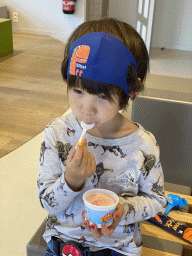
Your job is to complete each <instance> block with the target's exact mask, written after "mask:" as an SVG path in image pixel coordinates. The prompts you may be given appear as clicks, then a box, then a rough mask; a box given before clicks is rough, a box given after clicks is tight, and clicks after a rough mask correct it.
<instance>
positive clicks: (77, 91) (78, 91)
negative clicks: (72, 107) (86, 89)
mask: <svg viewBox="0 0 192 256" xmlns="http://www.w3.org/2000/svg"><path fill="white" fill-rule="evenodd" d="M73 91H74V92H75V93H77V94H82V93H83V92H82V91H81V90H79V89H73Z"/></svg>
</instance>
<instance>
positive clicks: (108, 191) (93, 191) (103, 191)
mask: <svg viewBox="0 0 192 256" xmlns="http://www.w3.org/2000/svg"><path fill="white" fill-rule="evenodd" d="M91 193H104V194H107V195H110V196H112V197H113V199H115V201H116V203H115V204H111V205H106V206H104V205H94V204H91V203H89V202H87V200H86V196H88V194H91ZM83 200H84V202H85V203H86V204H87V205H88V206H89V207H90V208H92V207H94V208H97V209H102V208H104V209H106V210H107V209H108V208H112V207H115V206H117V204H118V203H119V197H118V195H117V194H116V193H115V192H113V191H111V190H108V189H102V188H99V189H96V188H95V189H90V190H87V191H86V192H85V193H84V194H83Z"/></svg>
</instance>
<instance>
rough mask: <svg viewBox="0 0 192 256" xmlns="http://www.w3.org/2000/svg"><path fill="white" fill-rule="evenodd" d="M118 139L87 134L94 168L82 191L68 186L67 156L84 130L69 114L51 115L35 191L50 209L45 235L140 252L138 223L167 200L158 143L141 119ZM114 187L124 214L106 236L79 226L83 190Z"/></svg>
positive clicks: (100, 246)
mask: <svg viewBox="0 0 192 256" xmlns="http://www.w3.org/2000/svg"><path fill="white" fill-rule="evenodd" d="M137 125H138V127H139V128H138V130H137V131H136V132H135V133H133V134H131V135H129V136H126V137H123V138H120V139H103V138H98V137H95V136H92V135H90V134H88V133H86V135H85V137H86V138H87V145H88V151H89V152H91V153H92V154H93V155H94V157H95V160H96V172H95V173H94V174H93V175H92V176H91V177H89V178H87V180H86V181H85V182H84V185H83V187H82V189H81V191H78V192H74V191H72V190H71V189H70V188H69V187H68V185H67V183H66V181H65V178H64V172H65V169H66V167H65V166H66V160H67V156H68V154H69V152H70V150H71V148H72V147H73V146H74V145H75V144H76V142H77V141H78V139H79V138H80V135H81V133H82V128H81V126H80V125H79V124H78V122H77V120H76V118H75V116H74V114H73V113H70V114H68V115H64V116H61V117H59V118H57V119H55V120H53V121H52V122H51V123H50V124H49V125H48V126H47V127H46V128H45V131H44V137H43V142H42V146H41V155H40V163H39V176H38V190H39V200H40V202H41V205H42V207H44V209H45V210H46V211H48V212H49V214H48V217H47V225H46V230H45V233H44V239H45V241H46V242H47V243H48V242H49V241H50V240H51V236H57V237H59V238H60V239H62V240H69V239H70V240H75V241H79V242H82V243H83V242H84V243H85V244H86V245H89V246H90V248H91V249H92V250H94V248H99V249H101V248H112V249H113V250H117V251H119V252H121V253H122V254H124V255H140V254H141V244H142V239H141V230H140V222H141V221H143V220H146V219H149V218H151V217H154V216H155V215H156V214H157V213H159V212H162V211H163V206H165V204H166V199H165V194H164V176H163V171H162V167H161V163H160V159H159V155H160V153H159V146H158V144H157V142H156V140H155V138H154V136H153V135H152V134H151V133H150V132H148V131H146V130H145V129H144V128H143V127H142V126H141V125H140V124H137ZM93 188H104V189H109V190H112V191H114V192H115V193H116V194H117V195H118V196H119V202H120V204H121V205H122V206H123V207H124V215H123V217H122V219H121V222H120V223H119V225H118V227H117V228H116V229H115V231H114V233H113V234H112V235H111V236H110V237H104V236H103V237H101V238H100V239H96V238H94V237H93V236H92V234H91V233H90V232H88V231H87V230H86V229H85V228H84V226H83V221H84V220H83V218H82V211H84V210H85V208H84V203H83V198H82V196H83V194H84V192H86V191H87V190H89V189H93Z"/></svg>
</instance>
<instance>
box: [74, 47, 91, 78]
mask: <svg viewBox="0 0 192 256" xmlns="http://www.w3.org/2000/svg"><path fill="white" fill-rule="evenodd" d="M89 53H90V47H89V46H87V45H79V46H77V47H76V48H75V50H74V52H73V55H72V58H71V64H70V74H71V75H76V76H81V75H82V73H83V69H86V66H84V65H81V63H82V64H84V63H86V62H87V60H88V57H89ZM79 68H80V69H79Z"/></svg>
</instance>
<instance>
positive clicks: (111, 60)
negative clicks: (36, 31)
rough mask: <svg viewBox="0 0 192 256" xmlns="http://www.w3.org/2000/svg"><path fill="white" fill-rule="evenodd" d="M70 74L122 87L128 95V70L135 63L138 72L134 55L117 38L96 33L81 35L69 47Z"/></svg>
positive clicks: (68, 72) (68, 73)
mask: <svg viewBox="0 0 192 256" xmlns="http://www.w3.org/2000/svg"><path fill="white" fill-rule="evenodd" d="M69 53H70V59H69V66H68V71H67V77H68V76H69V75H70V74H71V75H76V76H81V77H84V78H88V79H91V80H95V81H98V82H103V83H108V84H113V85H117V86H119V87H121V88H122V89H123V90H124V91H125V93H126V94H127V96H129V85H128V83H127V69H128V67H129V65H130V64H131V63H132V64H133V65H134V66H135V69H136V72H137V73H138V67H137V63H136V60H135V58H134V56H133V54H132V53H131V52H130V51H129V50H128V48H127V47H126V46H125V45H124V44H123V43H122V42H121V41H120V40H119V39H117V38H116V37H114V36H112V35H110V34H107V33H103V32H95V33H90V34H87V35H84V36H82V37H80V38H78V39H77V40H76V41H75V42H74V43H73V44H72V46H71V48H70V49H69Z"/></svg>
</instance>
